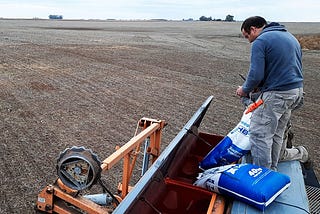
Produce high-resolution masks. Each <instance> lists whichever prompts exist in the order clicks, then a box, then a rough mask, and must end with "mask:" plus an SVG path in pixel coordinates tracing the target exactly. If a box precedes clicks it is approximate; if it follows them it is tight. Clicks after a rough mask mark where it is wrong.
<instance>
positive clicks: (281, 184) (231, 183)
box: [194, 164, 290, 210]
mask: <svg viewBox="0 0 320 214" xmlns="http://www.w3.org/2000/svg"><path fill="white" fill-rule="evenodd" d="M194 185H196V186H200V187H203V188H205V189H208V190H210V191H213V192H216V193H220V194H224V195H228V196H231V197H233V198H236V199H238V200H239V201H242V202H245V203H247V204H249V205H252V206H254V207H256V208H258V209H260V210H264V209H265V207H267V206H268V205H269V204H270V203H271V202H272V201H274V200H275V198H276V197H277V196H278V195H280V194H281V193H282V192H283V191H284V190H285V189H286V188H288V187H289V185H290V178H289V176H287V175H285V174H282V173H279V172H275V171H272V170H270V169H267V168H265V167H260V166H257V165H253V164H231V165H226V166H221V167H216V168H212V169H208V170H206V171H204V172H203V173H200V175H199V177H198V180H197V181H196V182H195V183H194Z"/></svg>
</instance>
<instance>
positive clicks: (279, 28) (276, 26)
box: [261, 22, 287, 33]
mask: <svg viewBox="0 0 320 214" xmlns="http://www.w3.org/2000/svg"><path fill="white" fill-rule="evenodd" d="M268 31H287V29H286V27H285V26H284V25H281V24H279V23H277V22H271V23H270V24H268V25H266V26H265V27H264V28H263V30H262V32H261V33H265V32H268Z"/></svg>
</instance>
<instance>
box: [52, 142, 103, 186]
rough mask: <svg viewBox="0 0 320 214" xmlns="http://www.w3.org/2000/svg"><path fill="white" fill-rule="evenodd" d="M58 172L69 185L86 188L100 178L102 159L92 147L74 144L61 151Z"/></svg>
mask: <svg viewBox="0 0 320 214" xmlns="http://www.w3.org/2000/svg"><path fill="white" fill-rule="evenodd" d="M57 173H58V176H59V178H60V180H61V181H62V183H63V184H64V185H66V186H67V187H69V188H71V189H73V190H85V189H87V188H90V187H91V186H92V185H93V184H95V183H96V182H97V180H98V179H99V178H100V176H101V161H100V160H99V158H98V157H97V155H95V154H94V153H93V152H92V151H91V150H90V149H85V148H84V147H77V146H74V147H72V148H67V149H66V150H64V151H63V152H62V153H60V156H59V158H58V160H57Z"/></svg>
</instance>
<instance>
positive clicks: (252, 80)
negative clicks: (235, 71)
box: [242, 38, 265, 93]
mask: <svg viewBox="0 0 320 214" xmlns="http://www.w3.org/2000/svg"><path fill="white" fill-rule="evenodd" d="M264 73H265V50H264V44H263V42H262V41H261V40H259V38H257V39H256V40H255V41H254V42H253V43H252V46H251V61H250V68H249V72H248V76H247V79H246V81H245V82H244V83H243V85H242V89H243V91H244V92H245V93H249V92H251V91H253V90H254V89H255V88H257V87H258V85H259V84H260V83H261V81H262V80H263V79H264Z"/></svg>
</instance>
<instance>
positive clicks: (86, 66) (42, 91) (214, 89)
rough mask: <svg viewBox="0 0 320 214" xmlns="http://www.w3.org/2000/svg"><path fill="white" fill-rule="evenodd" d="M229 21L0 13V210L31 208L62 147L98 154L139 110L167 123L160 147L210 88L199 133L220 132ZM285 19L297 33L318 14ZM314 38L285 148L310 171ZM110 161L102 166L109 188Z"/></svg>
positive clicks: (240, 69)
mask: <svg viewBox="0 0 320 214" xmlns="http://www.w3.org/2000/svg"><path fill="white" fill-rule="evenodd" d="M240 25H241V23H238V22H235V23H223V22H165V21H163V22H156V21H145V22H138V21H135V22H124V21H122V22H121V21H66V20H64V21H50V20H0V47H1V49H0V88H1V90H0V121H1V122H0V160H1V165H0V184H1V188H0V213H33V212H34V210H33V206H34V203H35V201H36V198H37V194H38V192H39V191H40V190H41V189H42V188H44V187H45V186H46V185H47V184H49V183H52V182H53V181H54V180H55V179H56V178H57V175H56V171H55V165H56V159H57V157H59V153H60V152H61V151H63V150H64V149H65V148H67V147H71V146H73V145H77V146H85V147H87V148H90V149H92V150H93V151H94V152H95V153H96V154H97V155H98V156H99V157H100V159H102V160H103V159H104V158H106V157H108V156H109V155H110V154H112V153H113V152H114V151H115V146H116V145H119V146H121V145H123V144H125V143H126V142H127V141H129V140H130V139H131V137H132V136H133V134H134V132H135V129H136V123H137V121H138V120H139V119H140V118H141V117H150V118H154V119H162V120H166V121H167V123H168V125H167V126H166V128H165V129H164V132H163V147H165V146H166V145H168V143H169V142H170V141H171V140H172V139H173V138H174V136H175V135H176V134H177V133H178V132H179V130H180V129H181V128H182V127H183V126H184V124H185V123H186V122H187V121H188V120H189V118H190V117H191V116H192V115H193V113H194V112H195V111H196V110H197V109H198V107H199V106H200V105H201V104H202V102H203V101H205V99H206V98H207V97H208V96H210V95H213V96H214V100H213V103H212V104H211V106H210V108H209V110H208V112H207V114H206V117H205V119H204V121H203V123H202V126H201V127H200V130H201V131H205V132H211V133H216V134H221V135H225V134H227V133H228V132H229V131H230V130H231V129H232V128H233V127H234V126H235V125H236V124H237V123H238V121H239V119H240V117H241V114H242V111H243V106H242V104H241V103H240V100H239V98H238V97H236V96H235V90H236V88H237V86H238V85H241V84H242V80H241V78H240V77H239V74H243V75H245V74H246V72H247V70H248V67H249V57H250V44H248V42H247V41H246V40H245V39H244V38H242V37H241V36H240V30H239V28H240ZM286 26H287V27H288V29H289V30H290V31H291V32H292V33H294V34H296V35H299V36H300V37H301V36H302V37H303V36H309V37H312V36H315V37H317V38H318V37H319V34H320V32H319V29H320V24H319V23H287V24H286ZM317 29H318V30H317ZM310 35H311V36H310ZM309 37H308V38H309ZM308 41H309V40H308ZM309 42H310V41H309ZM313 45H315V46H312V47H311V46H310V47H311V48H308V47H304V48H305V50H304V58H303V64H304V75H305V92H306V98H305V105H304V107H303V108H302V109H300V110H298V111H296V112H294V114H293V118H292V120H293V127H294V132H295V143H294V145H300V144H303V145H305V146H306V147H307V148H308V149H309V151H310V154H311V155H312V157H313V159H314V161H315V163H314V164H315V170H316V174H317V176H318V179H319V178H320V166H319V164H320V159H319V157H320V144H319V139H320V131H319V127H320V120H319V119H320V117H319V115H320V93H319V91H320V70H319V67H320V51H319V50H314V49H317V48H315V47H319V43H316V44H313ZM120 169H121V165H120V166H119V167H116V168H115V169H114V170H113V171H112V173H111V172H110V173H106V174H104V175H103V178H104V179H105V180H107V181H108V185H109V186H110V188H111V189H113V190H114V189H115V187H116V185H117V183H118V182H119V181H120Z"/></svg>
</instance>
